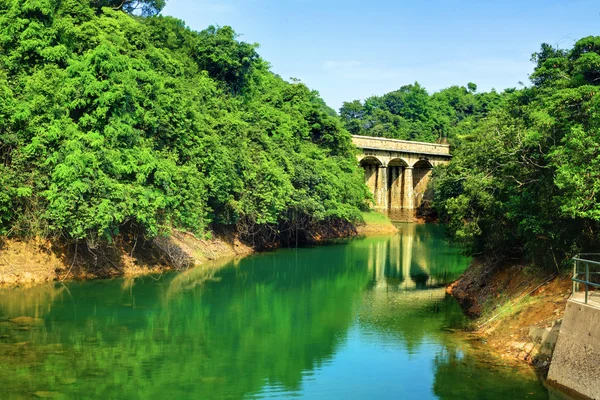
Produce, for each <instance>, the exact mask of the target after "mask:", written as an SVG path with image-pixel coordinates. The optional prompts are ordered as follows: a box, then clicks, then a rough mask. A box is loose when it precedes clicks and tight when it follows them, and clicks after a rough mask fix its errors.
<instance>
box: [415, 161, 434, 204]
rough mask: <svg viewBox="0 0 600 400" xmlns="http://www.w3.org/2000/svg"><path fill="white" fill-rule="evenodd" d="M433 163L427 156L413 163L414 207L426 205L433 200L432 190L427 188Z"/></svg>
mask: <svg viewBox="0 0 600 400" xmlns="http://www.w3.org/2000/svg"><path fill="white" fill-rule="evenodd" d="M432 172H433V165H432V164H431V162H430V161H429V159H427V158H421V159H419V160H418V161H417V162H415V164H414V165H413V192H414V207H415V208H417V209H418V208H419V207H422V206H428V205H429V204H430V203H431V201H432V200H433V192H432V191H431V190H430V189H429V188H428V185H429V181H430V180H431V174H432Z"/></svg>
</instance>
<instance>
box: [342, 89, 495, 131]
mask: <svg viewBox="0 0 600 400" xmlns="http://www.w3.org/2000/svg"><path fill="white" fill-rule="evenodd" d="M502 103H503V96H502V95H501V94H499V93H496V92H495V91H491V92H487V93H477V86H476V85H475V84H474V83H469V84H468V85H467V87H462V86H451V87H449V88H447V89H444V90H442V91H440V92H437V93H434V94H432V95H430V94H429V93H427V91H426V90H425V89H424V88H423V87H422V86H421V85H419V84H418V83H415V84H413V85H405V86H402V87H401V88H400V89H399V90H396V91H394V92H390V93H387V94H384V95H383V96H373V97H370V98H368V99H366V100H365V101H364V102H361V101H359V100H354V101H352V102H345V103H344V104H343V105H342V107H341V109H340V115H341V117H342V120H343V122H344V124H345V126H346V128H347V129H348V130H349V131H350V132H351V133H353V134H355V135H366V136H381V137H388V138H393V139H404V140H417V141H422V142H435V141H444V140H446V139H452V138H455V137H456V136H458V135H460V134H461V133H465V132H468V131H469V130H470V129H471V127H472V126H473V124H475V123H477V122H478V121H479V120H480V119H482V118H483V117H485V116H486V115H487V114H488V113H489V112H490V110H492V109H494V108H496V107H499V106H500V105H501V104H502Z"/></svg>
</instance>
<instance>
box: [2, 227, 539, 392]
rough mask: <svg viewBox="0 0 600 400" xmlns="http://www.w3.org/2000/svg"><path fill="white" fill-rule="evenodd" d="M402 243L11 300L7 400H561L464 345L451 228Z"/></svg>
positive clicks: (290, 255)
mask: <svg viewBox="0 0 600 400" xmlns="http://www.w3.org/2000/svg"><path fill="white" fill-rule="evenodd" d="M399 229H400V234H399V235H396V236H393V237H382V238H381V237H380V238H367V239H360V240H352V241H349V242H347V243H344V244H335V245H329V246H322V247H315V248H306V249H298V250H280V251H277V252H273V253H267V254H261V255H257V256H253V257H249V258H246V259H243V260H241V261H240V262H238V263H237V264H236V265H234V264H231V265H228V266H226V267H224V268H223V269H221V270H219V271H216V272H210V273H207V272H206V271H202V270H200V269H196V270H191V271H188V272H187V273H182V274H170V275H167V276H162V277H161V279H159V280H155V279H152V278H147V277H146V278H137V279H122V280H111V281H92V282H83V283H77V282H73V283H70V284H68V285H66V286H64V285H56V286H52V285H50V286H44V287H39V288H33V289H27V290H3V291H1V292H0V338H2V339H0V382H2V385H0V398H2V399H13V398H14V399H17V398H19V399H20V398H35V397H36V393H37V394H38V395H39V394H43V395H52V396H56V397H55V398H98V399H141V398H143V399H184V398H190V399H198V398H203V399H221V398H228V399H237V398H264V397H271V398H281V397H304V398H357V399H361V398H365V399H366V398H378V399H385V398H390V399H397V398H406V399H409V398H418V399H428V398H439V399H511V398H515V399H516V398H518V399H521V398H529V399H547V398H548V395H547V393H546V391H545V389H544V388H543V386H542V385H541V384H540V383H539V382H538V380H537V379H536V377H535V375H534V373H533V372H532V371H531V370H529V369H527V368H515V367H509V366H503V365H501V364H500V365H498V363H497V362H495V361H494V362H488V361H487V359H486V357H485V355H484V356H483V357H482V356H481V355H480V354H478V353H475V352H473V351H472V350H471V348H470V346H469V344H468V343H467V342H465V341H463V340H462V339H461V337H460V335H456V334H453V333H451V332H449V330H451V329H452V328H459V327H461V326H462V325H463V324H464V323H465V319H464V317H463V315H462V313H461V311H460V309H459V307H458V305H457V304H456V302H455V301H454V300H453V299H452V298H449V297H447V296H446V295H445V293H444V288H443V286H444V285H445V284H447V283H448V282H451V281H453V280H454V279H456V278H457V277H458V275H460V273H461V272H462V271H463V270H464V269H465V268H466V267H467V265H468V263H469V260H468V259H467V258H465V257H463V256H461V255H460V252H459V251H458V250H457V249H455V248H453V247H451V246H450V245H448V244H447V243H446V242H445V241H444V240H443V235H442V233H443V231H442V227H440V226H436V225H415V224H401V225H399ZM21 317H26V318H21ZM15 318H17V319H16V320H15V321H20V322H21V323H24V322H32V321H33V322H35V323H30V324H25V325H19V324H18V323H15V322H10V320H11V319H13V320H14V319H15ZM23 327H27V328H30V329H29V330H28V331H24V330H20V329H19V328H23Z"/></svg>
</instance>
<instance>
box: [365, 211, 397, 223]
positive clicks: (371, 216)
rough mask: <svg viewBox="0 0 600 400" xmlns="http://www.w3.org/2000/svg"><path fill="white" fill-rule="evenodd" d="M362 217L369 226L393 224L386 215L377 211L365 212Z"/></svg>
mask: <svg viewBox="0 0 600 400" xmlns="http://www.w3.org/2000/svg"><path fill="white" fill-rule="evenodd" d="M362 217H363V220H364V221H365V224H367V225H388V224H391V223H392V221H391V220H390V219H389V218H388V217H387V216H386V215H384V214H381V213H378V212H376V211H367V212H363V213H362Z"/></svg>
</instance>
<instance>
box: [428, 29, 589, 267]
mask: <svg viewBox="0 0 600 400" xmlns="http://www.w3.org/2000/svg"><path fill="white" fill-rule="evenodd" d="M532 61H533V62H534V63H535V70H534V72H533V74H532V75H531V80H532V83H533V85H532V86H531V87H528V88H524V89H521V90H518V91H515V92H514V93H511V94H509V95H507V96H506V102H505V104H504V106H503V107H498V108H496V109H495V110H494V111H493V112H491V113H490V115H489V116H488V117H487V118H484V119H482V120H481V121H480V122H479V123H478V124H476V125H475V126H473V128H472V129H471V130H469V131H468V132H466V133H464V134H462V135H460V145H459V146H456V148H455V152H454V159H453V161H452V162H451V163H450V165H449V166H448V167H447V168H442V169H440V170H438V171H437V179H436V180H435V190H436V203H437V209H438V211H439V213H440V215H441V216H442V218H443V219H444V220H445V221H447V222H448V223H449V226H450V231H451V233H452V234H453V236H454V237H455V238H456V239H458V240H459V241H461V242H463V243H464V244H465V245H466V246H467V247H468V248H469V249H470V250H471V251H472V252H474V253H480V252H485V253H487V254H492V255H495V256H497V257H499V258H503V257H506V256H507V255H510V254H521V255H525V256H527V257H529V258H530V259H532V260H534V261H536V262H537V263H538V264H542V265H550V266H555V265H556V266H558V265H559V264H560V263H561V262H562V261H564V260H566V259H567V257H568V256H569V255H572V254H573V253H575V252H577V251H580V250H588V251H589V250H594V249H595V250H598V248H600V101H599V98H598V91H599V89H600V87H599V85H600V37H586V38H583V39H581V40H579V41H577V42H576V44H575V45H574V47H573V48H572V49H570V50H560V49H555V48H553V47H551V46H549V45H546V44H544V45H542V47H541V50H540V52H538V53H535V54H534V55H533V57H532Z"/></svg>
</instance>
